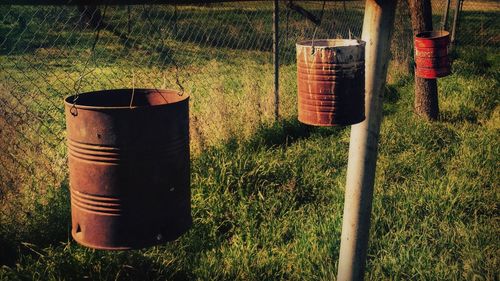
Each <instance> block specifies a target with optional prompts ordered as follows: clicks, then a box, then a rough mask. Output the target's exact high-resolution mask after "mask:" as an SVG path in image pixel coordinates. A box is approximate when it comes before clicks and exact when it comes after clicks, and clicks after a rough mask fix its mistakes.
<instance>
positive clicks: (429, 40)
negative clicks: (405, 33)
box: [414, 31, 451, 79]
mask: <svg viewBox="0 0 500 281" xmlns="http://www.w3.org/2000/svg"><path fill="white" fill-rule="evenodd" d="M414 42H415V74H416V75H417V77H421V78H427V79H435V78H439V77H445V76H448V75H450V73H451V63H450V60H449V58H448V45H449V43H450V35H449V33H448V32H447V31H425V32H422V33H419V34H417V35H416V36H415V38H414Z"/></svg>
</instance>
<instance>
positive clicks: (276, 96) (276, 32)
mask: <svg viewBox="0 0 500 281" xmlns="http://www.w3.org/2000/svg"><path fill="white" fill-rule="evenodd" d="M279 13H280V11H279V0H274V12H273V61H274V119H275V121H278V119H279V104H280V97H279V93H280V84H279V83H280V81H279V78H280V63H279V22H280V19H279Z"/></svg>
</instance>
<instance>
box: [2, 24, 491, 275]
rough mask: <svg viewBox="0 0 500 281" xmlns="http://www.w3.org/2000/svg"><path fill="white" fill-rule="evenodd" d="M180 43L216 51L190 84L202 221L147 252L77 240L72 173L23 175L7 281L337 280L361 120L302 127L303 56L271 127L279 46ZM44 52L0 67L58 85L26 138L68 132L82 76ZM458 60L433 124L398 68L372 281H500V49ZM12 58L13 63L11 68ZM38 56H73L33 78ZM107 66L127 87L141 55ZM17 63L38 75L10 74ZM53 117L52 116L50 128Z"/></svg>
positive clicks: (10, 220)
mask: <svg viewBox="0 0 500 281" xmlns="http://www.w3.org/2000/svg"><path fill="white" fill-rule="evenodd" d="M103 36H105V37H104V38H107V40H109V42H110V43H109V44H107V45H106V46H107V50H117V49H116V48H121V45H119V44H118V43H116V42H118V41H113V40H115V39H116V38H115V37H113V35H111V34H106V33H104V35H103ZM89 40H91V39H89ZM113 42H114V43H113ZM113 48H115V49H113ZM185 48H186V49H185V51H186V54H189V53H190V52H193V53H195V52H197V51H203V52H206V54H216V57H217V58H218V59H210V56H209V55H207V58H206V59H200V60H199V62H203V63H201V64H199V65H197V67H196V68H195V69H190V70H191V71H190V77H189V79H188V80H186V81H185V84H186V88H187V89H189V92H190V93H191V95H192V103H191V108H192V117H193V120H192V123H191V126H192V128H194V129H193V130H192V132H191V136H192V147H193V155H192V171H191V179H192V185H191V189H192V207H193V217H194V224H193V228H192V229H191V230H190V231H189V232H188V233H187V234H185V235H184V236H182V237H181V238H179V239H178V240H176V241H174V242H171V243H168V244H165V245H162V246H157V247H152V248H149V249H144V250H134V251H126V252H105V251H96V250H91V249H87V248H84V247H81V246H79V245H78V244H76V243H75V242H74V241H73V240H72V239H71V237H70V234H69V233H70V207H69V194H68V185H67V181H66V180H65V179H63V180H62V181H60V182H59V183H58V184H53V183H49V182H44V181H41V180H39V179H38V180H37V178H31V177H29V175H26V171H24V174H23V173H20V174H19V175H20V176H23V177H24V178H20V181H22V185H21V187H20V188H19V189H17V190H15V192H8V193H6V194H5V196H4V197H3V198H2V199H1V200H2V201H0V203H1V205H0V280H66V279H89V280H99V279H106V280H107V279H113V280H186V279H188V280H281V279H285V280H333V279H334V276H335V274H336V271H337V259H338V252H339V245H340V232H341V222H342V218H341V215H342V209H343V199H344V198H343V196H344V185H345V177H346V168H347V154H348V147H349V133H350V129H349V128H331V129H330V128H312V127H307V126H305V125H301V124H300V123H299V122H298V121H296V108H295V102H296V98H295V95H296V86H295V66H294V65H293V64H290V65H284V66H283V67H282V70H281V71H282V78H281V82H282V87H281V94H282V107H281V108H282V114H283V118H282V121H280V122H278V123H272V110H273V109H272V103H271V101H272V90H270V89H272V81H271V79H267V78H266V77H268V76H270V74H271V73H272V65H271V63H270V61H269V60H268V57H269V54H268V53H262V52H260V51H258V50H250V51H249V50H243V51H241V50H237V49H232V48H227V49H213V48H212V47H211V46H204V47H203V48H201V47H199V46H197V45H196V44H189V43H186V45H185ZM118 50H121V49H118ZM38 51H39V52H38V53H34V52H35V50H32V51H30V52H28V53H26V54H12V55H10V56H8V58H7V57H2V59H4V58H5V61H6V62H5V61H1V62H2V67H4V69H7V70H9V71H10V72H9V73H13V74H14V75H19V78H18V79H20V80H22V81H27V80H28V79H27V78H26V76H27V77H30V78H32V79H31V81H29V82H30V83H33V84H40V83H42V81H44V80H48V81H50V83H49V84H43V87H44V88H43V89H42V91H41V92H42V93H44V94H45V93H50V94H46V96H39V95H33V98H32V100H30V102H29V103H26V106H27V107H28V108H30V109H35V108H38V111H37V112H36V114H35V115H34V116H39V117H40V116H41V117H44V118H47V119H42V120H45V122H42V123H43V124H46V126H42V125H41V123H40V122H38V121H37V119H36V120H31V119H29V118H28V121H26V122H27V123H23V122H20V125H19V126H18V130H20V131H21V132H24V133H26V136H27V137H28V138H29V139H30V140H37V139H39V138H41V136H46V137H47V138H49V137H50V136H51V134H50V132H54V131H55V132H58V130H63V128H64V120H63V116H62V114H61V110H60V108H58V107H57V105H58V102H59V101H60V99H61V98H62V96H63V94H64V93H66V92H65V91H67V90H66V88H65V87H66V86H65V85H64V84H65V82H67V83H71V80H70V79H71V78H72V79H75V78H76V77H77V75H78V70H79V69H80V68H81V65H79V64H73V63H71V62H74V61H75V60H74V58H72V57H67V56H65V58H66V59H67V60H68V63H67V64H65V62H64V60H63V61H59V60H55V59H52V60H51V59H49V58H51V57H52V55H53V54H52V53H50V52H49V53H47V52H46V53H43V52H42V51H44V50H43V48H42V49H40V48H38ZM103 51H105V50H103ZM40 52H42V53H40ZM110 52H111V51H110ZM112 53H113V54H115V52H112ZM130 53H131V56H134V55H133V53H134V52H130ZM135 55H136V56H140V55H139V54H135ZM23 56H26V61H24V60H23V59H22V58H23ZM56 56H57V55H56ZM181 56H182V54H181ZM456 56H457V58H456V59H455V61H454V64H453V71H454V74H453V75H451V76H449V77H446V78H442V79H440V80H439V81H438V84H439V98H440V109H441V117H440V120H438V121H437V122H433V123H428V122H425V121H423V120H421V119H419V118H418V117H416V116H415V115H414V114H413V110H412V105H413V81H412V78H411V77H409V76H405V75H401V74H400V73H391V76H392V77H397V78H394V79H393V80H394V81H393V82H392V83H391V84H389V85H387V87H386V92H385V103H384V120H383V123H382V127H381V140H380V146H379V158H378V162H377V173H376V184H375V192H374V203H373V211H372V226H371V231H370V244H369V251H368V261H367V273H366V274H367V277H366V279H367V280H387V279H394V280H408V279H410V280H464V279H465V280H499V279H500V271H499V269H498V268H500V261H499V258H498V257H499V256H500V238H499V237H500V217H499V214H500V213H499V202H500V189H499V188H500V186H499V182H500V178H499V173H498V166H499V164H498V163H499V158H500V145H499V141H500V107H499V98H500V91H499V89H500V87H499V86H500V85H499V84H500V81H499V79H498V77H499V76H498V74H499V71H500V54H499V53H498V50H496V49H495V48H487V47H482V48H478V47H475V46H472V47H469V46H466V47H463V48H460V49H459V50H458V53H457V54H456ZM17 58H19V60H18V61H17V66H15V65H11V64H9V63H12V62H13V61H14V60H15V59H17ZM129 58H130V57H129ZM41 59H45V60H47V61H50V62H52V63H54V64H55V63H60V64H63V65H56V66H53V68H50V67H49V69H48V70H47V71H46V73H48V75H47V76H44V77H38V76H37V74H36V73H34V71H33V70H32V71H31V72H30V71H29V70H30V67H31V66H32V64H31V63H30V62H32V61H37V60H38V61H40V60H41ZM133 59H135V57H132V61H133ZM4 62H5V63H4ZM106 62H107V63H104V62H103V65H102V66H101V67H99V68H98V69H97V70H96V73H97V74H101V75H102V76H103V77H104V76H105V77H111V82H116V81H118V80H113V77H114V76H116V75H117V74H116V73H118V74H124V75H125V77H121V79H122V81H126V82H127V83H131V79H132V75H131V72H125V73H123V72H119V71H120V69H121V68H122V67H123V66H124V65H126V66H130V65H132V66H133V63H131V62H130V61H126V60H124V59H123V57H119V56H116V57H112V58H110V59H109V60H107V61H106ZM80 63H81V62H80ZM44 65H45V64H43V63H41V66H44ZM241 65H245V70H246V71H241ZM187 67H189V65H187ZM19 69H26V70H27V72H26V73H25V74H21V73H19V72H18V71H14V70H19ZM164 71H165V69H161V68H159V67H155V66H152V67H148V68H146V69H145V68H140V67H138V66H137V68H136V69H135V75H136V78H137V80H138V82H137V83H139V84H140V83H144V85H143V86H148V85H149V86H150V85H151V84H153V85H156V83H159V82H158V81H161V80H162V75H163V74H164ZM207 73H208V75H207ZM228 73H231V74H232V75H230V77H228V75H227V74H228ZM249 73H250V74H251V75H249ZM1 75H6V74H5V72H4V73H3V74H0V78H1V79H2V80H1V81H3V82H5V81H7V79H11V78H7V77H6V76H1ZM23 75H25V76H23ZM148 75H149V76H148ZM23 77H24V78H23ZM37 77H38V78H37ZM57 77H63V78H62V79H57ZM37 79H39V80H37ZM148 79H149V80H148ZM9 81H10V80H9ZM150 81H153V82H150ZM111 82H109V81H105V80H92V79H88V80H86V83H85V84H84V88H85V89H92V88H96V87H106V86H108V87H110V86H112V85H114V84H113V83H111ZM162 83H163V82H162ZM165 84H166V85H167V86H174V85H175V84H174V83H173V81H166V82H165ZM23 86H25V87H26V88H29V85H24V84H23ZM127 86H131V84H127ZM50 87H53V89H52V90H51V89H50ZM3 93H4V94H5V92H3ZM13 93H15V94H20V93H17V92H13ZM221 93H223V94H221ZM249 93H251V94H249ZM27 95H28V94H27ZM36 97H39V99H37V98H36ZM52 103H54V104H55V105H52ZM13 105H17V106H18V108H22V106H21V105H19V104H16V103H14V102H13ZM40 106H41V107H42V108H39V107H40ZM19 110H20V109H19ZM49 115H51V116H53V119H54V120H52V119H50V122H49V121H48V120H49V119H48V118H49V117H50V116H49ZM194 118H196V121H195V120H194ZM16 120H17V119H16ZM4 128H7V127H4ZM33 128H35V129H33ZM0 133H1V132H0ZM60 134H61V135H58V137H61V138H63V137H64V135H63V134H64V132H63V131H62V132H61V133H60ZM2 136H3V135H2ZM6 136H7V137H8V135H6ZM52 137H53V138H55V137H54V136H52ZM12 141H13V142H16V141H17V140H12ZM21 141H22V140H19V142H20V143H22V142H21ZM56 141H57V140H55V139H51V138H49V139H48V141H47V142H48V144H50V143H56ZM48 144H46V145H48ZM56 144H57V145H56V147H55V148H50V147H48V146H44V144H43V143H42V144H41V149H44V150H42V153H41V152H40V150H37V148H32V149H29V150H27V151H26V152H25V157H26V156H29V157H31V158H29V157H28V158H27V159H22V161H24V162H26V165H27V166H28V167H30V163H31V164H32V165H33V164H38V163H45V162H44V161H42V159H39V158H44V157H45V158H48V159H49V160H50V159H59V158H60V156H61V155H64V153H65V150H64V145H63V144H62V143H61V144H59V143H56ZM9 149H11V148H10V146H9ZM9 151H10V150H9ZM40 155H42V156H40ZM45 160H46V161H48V160H47V159H45ZM24 162H23V163H24ZM2 164H4V163H2ZM50 164H52V165H54V166H57V164H60V165H61V166H62V167H64V166H65V163H64V162H62V163H57V162H56V164H54V163H52V162H50V161H49V163H46V166H44V167H48V168H50ZM5 167H6V168H9V169H10V168H11V167H10V166H5ZM39 170H40V169H38V170H37V169H34V170H33V171H32V172H33V173H34V174H36V173H37V172H39ZM42 170H43V169H42ZM14 172H15V169H14V170H13V173H14ZM59 173H61V174H63V175H65V173H66V172H65V170H64V168H62V171H59ZM0 175H3V174H0ZM63 178H64V176H63ZM12 184H13V185H15V183H12Z"/></svg>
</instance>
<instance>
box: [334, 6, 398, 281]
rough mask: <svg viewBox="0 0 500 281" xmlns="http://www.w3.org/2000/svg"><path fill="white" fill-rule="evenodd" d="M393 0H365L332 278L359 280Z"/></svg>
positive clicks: (365, 236) (372, 179) (393, 10)
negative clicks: (361, 69)
mask: <svg viewBox="0 0 500 281" xmlns="http://www.w3.org/2000/svg"><path fill="white" fill-rule="evenodd" d="M396 3H397V0H367V1H366V5H365V16H364V21H363V33H362V36H361V38H362V40H364V41H366V52H365V63H366V67H365V73H366V74H365V83H366V86H365V94H366V97H365V112H366V120H365V121H363V122H362V123H359V124H357V125H354V126H352V127H351V140H350V144H349V162H348V167H347V182H346V190H345V201H344V216H343V223H342V237H341V242H340V255H339V267H338V273H337V280H339V281H345V280H363V277H364V271H365V262H366V252H367V246H368V236H369V235H368V233H369V230H370V215H371V206H372V197H373V184H374V182H375V166H376V161H377V148H378V140H379V131H380V123H381V120H382V95H383V90H384V85H385V80H386V76H387V66H388V64H389V53H390V44H391V35H392V30H393V28H394V15H395V11H396Z"/></svg>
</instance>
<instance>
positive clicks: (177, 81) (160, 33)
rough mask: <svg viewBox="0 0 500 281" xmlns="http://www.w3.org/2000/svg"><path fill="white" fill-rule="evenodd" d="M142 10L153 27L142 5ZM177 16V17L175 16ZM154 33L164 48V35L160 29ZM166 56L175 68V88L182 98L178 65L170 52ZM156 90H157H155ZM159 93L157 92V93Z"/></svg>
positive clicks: (182, 92) (182, 88) (182, 89)
mask: <svg viewBox="0 0 500 281" xmlns="http://www.w3.org/2000/svg"><path fill="white" fill-rule="evenodd" d="M143 9H144V12H145V15H146V19H147V20H148V22H149V24H151V26H154V24H153V21H152V20H151V18H150V17H149V13H147V12H146V6H145V5H144V6H143ZM176 16H177V15H176ZM155 30H156V32H157V33H158V36H159V37H160V39H161V43H162V46H165V38H164V35H163V34H162V32H161V30H160V28H155ZM165 53H166V54H167V56H168V59H169V60H170V61H171V62H172V64H173V65H174V67H175V83H176V84H177V86H178V87H179V89H180V91H179V94H178V95H179V96H182V95H184V92H185V90H184V86H182V83H181V81H180V75H179V72H180V67H179V64H178V63H177V61H176V60H175V59H174V57H173V56H172V54H170V52H168V51H167V52H165ZM156 90H158V89H156ZM158 92H159V91H158Z"/></svg>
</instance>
